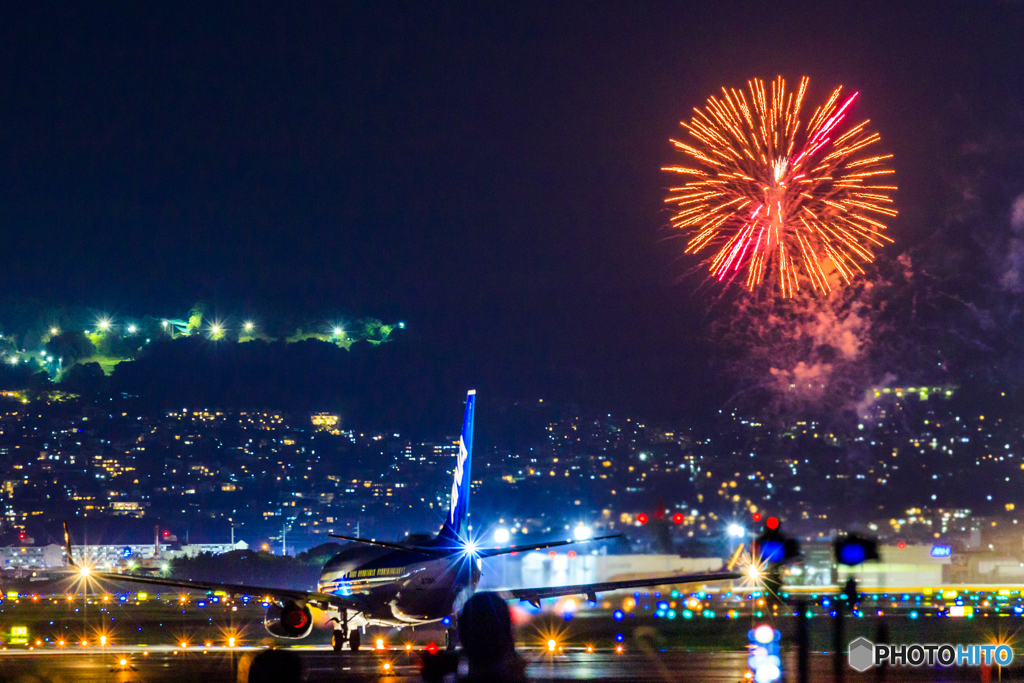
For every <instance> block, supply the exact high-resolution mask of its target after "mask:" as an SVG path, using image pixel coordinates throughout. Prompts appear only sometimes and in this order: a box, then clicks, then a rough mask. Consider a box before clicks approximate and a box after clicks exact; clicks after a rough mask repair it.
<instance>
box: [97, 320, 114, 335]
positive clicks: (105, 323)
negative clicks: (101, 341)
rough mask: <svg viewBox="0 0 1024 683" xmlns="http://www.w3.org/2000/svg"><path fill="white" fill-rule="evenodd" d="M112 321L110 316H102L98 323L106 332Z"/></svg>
mask: <svg viewBox="0 0 1024 683" xmlns="http://www.w3.org/2000/svg"><path fill="white" fill-rule="evenodd" d="M110 322H111V321H110V319H109V318H101V319H100V321H99V322H98V323H97V325H99V328H100V329H101V330H103V331H104V332H105V331H107V330H109V329H110Z"/></svg>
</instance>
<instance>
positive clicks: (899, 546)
mask: <svg viewBox="0 0 1024 683" xmlns="http://www.w3.org/2000/svg"><path fill="white" fill-rule="evenodd" d="M896 547H897V548H899V549H900V550H903V549H904V548H906V547H907V544H906V543H904V542H903V541H900V542H899V543H898V544H897V545H896Z"/></svg>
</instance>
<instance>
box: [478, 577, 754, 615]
mask: <svg viewBox="0 0 1024 683" xmlns="http://www.w3.org/2000/svg"><path fill="white" fill-rule="evenodd" d="M742 576H743V574H740V573H738V572H710V573H707V574H678V575H676V576H655V577H649V578H643V579H629V580H626V581H605V582H604V583H582V584H578V585H575V586H548V587H543V588H513V589H511V590H504V591H498V594H499V595H501V596H502V597H504V598H505V599H516V600H523V601H525V602H529V603H530V604H531V605H535V606H538V607H539V606H540V601H541V600H543V599H544V598H557V597H560V596H563V595H585V596H587V598H588V599H590V600H593V601H596V600H597V594H598V593H605V592H607V591H616V590H624V589H627V588H645V587H648V586H667V585H670V584H676V583H707V582H709V581H725V580H728V579H738V578H740V577H742Z"/></svg>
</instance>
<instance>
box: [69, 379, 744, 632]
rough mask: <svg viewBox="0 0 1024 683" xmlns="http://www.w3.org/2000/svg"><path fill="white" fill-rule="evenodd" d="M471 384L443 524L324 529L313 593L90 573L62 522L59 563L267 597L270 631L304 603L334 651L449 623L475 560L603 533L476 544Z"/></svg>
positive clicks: (599, 586)
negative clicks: (324, 621)
mask: <svg viewBox="0 0 1024 683" xmlns="http://www.w3.org/2000/svg"><path fill="white" fill-rule="evenodd" d="M475 404H476V391H475V390H472V391H470V392H469V393H468V395H467V397H466V412H465V417H464V418H463V423H462V435H461V438H460V439H459V451H458V457H457V460H456V464H455V473H454V477H453V481H452V488H451V499H450V502H449V509H448V514H447V517H446V519H445V522H444V525H443V526H442V527H441V529H440V531H439V532H438V533H437V534H436V535H435V536H433V537H431V536H430V535H427V534H423V535H417V536H410V537H408V538H407V539H406V542H403V543H397V542H395V543H392V542H387V541H378V540H370V539H365V538H357V537H354V536H341V535H336V534H330V535H331V536H332V537H333V538H338V539H341V540H345V541H351V542H352V543H353V544H355V545H353V546H350V547H347V548H345V549H343V550H341V552H339V553H338V554H337V555H335V556H334V557H332V558H331V559H330V560H328V562H327V563H326V564H325V565H324V567H323V569H322V570H321V573H320V578H319V580H318V582H317V589H316V591H308V592H307V591H300V590H291V589H281V588H271V587H266V586H246V585H237V584H229V583H214V582H207V581H187V580H183V579H172V578H161V577H150V576H133V575H130V574H119V573H116V572H100V571H94V570H92V569H90V568H89V567H88V566H85V565H81V566H80V565H78V564H76V563H75V560H74V557H73V556H72V554H71V537H70V534H69V533H68V526H67V523H66V522H65V524H64V544H65V551H66V552H67V557H68V564H69V565H70V566H71V567H72V568H74V569H75V570H77V571H79V572H80V573H81V574H82V575H83V576H85V577H92V578H96V579H102V580H110V581H127V582H135V583H141V584H148V585H156V586H167V587H172V588H180V589H187V590H198V591H224V592H225V593H227V594H228V595H232V596H234V595H258V596H267V598H268V599H269V601H270V602H271V604H270V606H269V607H268V608H267V612H266V616H265V617H264V621H263V624H264V627H265V628H266V629H267V631H268V632H269V633H270V634H271V635H274V636H277V637H279V638H290V639H301V638H305V637H307V636H308V635H309V634H310V633H311V632H312V630H313V615H312V612H311V611H310V607H315V608H317V609H319V610H322V611H324V612H326V613H327V615H328V617H329V622H330V623H332V625H333V631H334V632H333V635H332V640H331V642H332V646H333V648H334V650H335V651H337V652H340V651H341V649H342V645H343V644H344V643H346V642H347V643H348V645H349V649H350V650H352V651H358V650H359V648H360V645H361V636H360V630H359V629H360V628H362V629H363V631H365V627H366V626H367V625H375V626H390V627H397V628H402V627H405V626H415V625H420V624H428V623H436V622H438V621H445V622H446V623H448V624H452V623H454V619H455V612H456V611H457V610H456V606H457V605H459V604H461V603H462V602H464V600H465V599H466V598H468V596H469V595H470V594H471V593H472V592H473V591H474V590H475V589H476V586H477V583H478V582H479V580H480V570H481V565H482V560H484V559H486V558H489V557H496V556H498V555H507V554H510V553H522V552H526V551H530V550H540V549H544V548H554V547H558V546H565V545H575V544H577V543H588V542H592V541H599V540H603V539H607V538H614V537H616V536H618V534H614V535H611V536H596V537H593V538H590V539H586V540H582V541H574V540H558V541H550V542H546V543H533V544H527V545H518V546H508V547H496V548H484V547H480V546H479V544H478V543H477V542H476V540H474V539H473V537H472V536H471V535H470V533H469V526H468V521H467V518H468V516H469V490H470V481H471V480H470V468H471V465H472V457H473V418H474V407H475ZM740 577H741V574H739V573H735V572H730V571H721V572H709V573H700V574H684V575H676V576H658V577H651V578H642V579H634V580H626V581H605V582H602V583H589V584H580V585H574V586H550V587H541V588H514V589H510V590H503V591H500V592H499V594H500V595H502V597H504V598H505V599H508V600H520V601H524V602H528V603H530V604H532V605H534V606H536V607H540V601H541V600H542V599H544V598H551V597H559V596H566V595H582V596H586V597H587V598H588V599H589V600H592V601H596V600H597V594H598V593H601V592H606V591H616V590H623V589H629V588H640V587H648V586H661V585H668V584H683V583H706V582H712V581H722V580H728V579H736V578H740ZM454 644H455V629H454V628H452V627H449V628H448V629H447V631H446V645H447V647H449V648H453V647H454Z"/></svg>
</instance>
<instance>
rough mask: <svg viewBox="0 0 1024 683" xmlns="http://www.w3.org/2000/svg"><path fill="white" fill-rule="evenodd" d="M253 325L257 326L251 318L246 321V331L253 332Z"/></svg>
mask: <svg viewBox="0 0 1024 683" xmlns="http://www.w3.org/2000/svg"><path fill="white" fill-rule="evenodd" d="M253 327H255V326H254V325H253V324H252V321H251V320H249V321H246V323H245V331H246V332H252V329H253Z"/></svg>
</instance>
